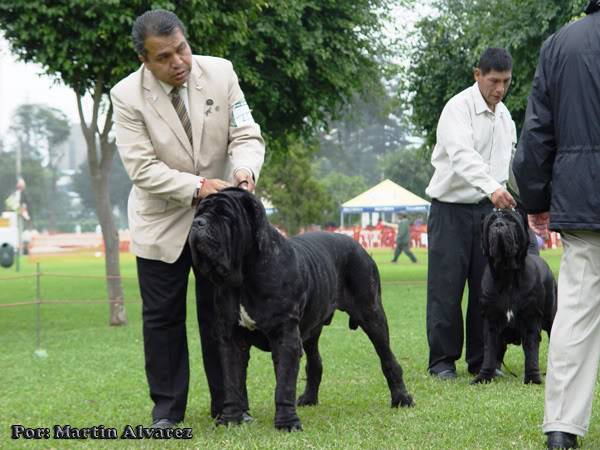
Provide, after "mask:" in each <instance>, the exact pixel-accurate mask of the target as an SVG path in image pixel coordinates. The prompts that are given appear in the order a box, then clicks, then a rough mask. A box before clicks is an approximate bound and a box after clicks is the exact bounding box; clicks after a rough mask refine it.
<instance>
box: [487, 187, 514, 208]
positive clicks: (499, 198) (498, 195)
mask: <svg viewBox="0 0 600 450" xmlns="http://www.w3.org/2000/svg"><path fill="white" fill-rule="evenodd" d="M491 200H492V203H493V204H494V206H495V207H496V208H499V209H508V208H514V207H515V206H517V202H515V199H514V198H513V196H512V195H510V192H508V191H507V190H506V189H504V188H502V187H500V188H498V189H496V190H495V191H494V192H493V193H492V199H491Z"/></svg>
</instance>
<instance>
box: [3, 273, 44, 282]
mask: <svg viewBox="0 0 600 450" xmlns="http://www.w3.org/2000/svg"><path fill="white" fill-rule="evenodd" d="M36 276H37V275H36V274H35V273H34V274H33V275H15V276H12V277H0V281H5V280H23V279H26V278H35V277H36Z"/></svg>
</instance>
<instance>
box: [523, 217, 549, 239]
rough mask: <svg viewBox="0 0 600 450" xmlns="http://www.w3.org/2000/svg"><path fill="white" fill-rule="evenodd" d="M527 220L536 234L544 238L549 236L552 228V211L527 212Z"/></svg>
mask: <svg viewBox="0 0 600 450" xmlns="http://www.w3.org/2000/svg"><path fill="white" fill-rule="evenodd" d="M527 220H528V222H529V227H530V228H531V229H532V230H533V231H534V232H535V234H537V235H539V236H541V237H543V238H544V239H547V238H548V234H549V233H550V230H549V229H548V227H549V225H550V212H548V211H547V212H543V213H539V214H527Z"/></svg>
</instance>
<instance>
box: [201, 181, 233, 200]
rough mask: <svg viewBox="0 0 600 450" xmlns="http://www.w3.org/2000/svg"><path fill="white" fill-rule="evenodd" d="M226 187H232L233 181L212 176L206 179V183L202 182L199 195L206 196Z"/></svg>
mask: <svg viewBox="0 0 600 450" xmlns="http://www.w3.org/2000/svg"><path fill="white" fill-rule="evenodd" d="M226 187H231V183H228V182H227V181H223V180H220V179H218V178H211V179H208V178H207V179H206V180H204V183H202V188H201V189H200V192H199V193H198V197H199V198H204V197H206V196H207V195H210V194H214V193H215V192H219V191H220V190H222V189H225V188H226Z"/></svg>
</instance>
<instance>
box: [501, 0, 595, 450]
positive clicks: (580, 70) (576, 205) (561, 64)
mask: <svg viewBox="0 0 600 450" xmlns="http://www.w3.org/2000/svg"><path fill="white" fill-rule="evenodd" d="M598 11H600V0H595V1H592V2H590V3H589V5H588V7H587V9H586V12H587V13H588V15H587V16H586V17H583V18H582V19H579V20H577V21H575V22H573V23H570V24H568V25H566V26H564V27H563V28H561V29H560V30H559V31H557V32H556V33H555V34H554V35H552V36H550V37H549V38H548V39H547V40H546V42H544V44H543V45H542V49H541V52H540V58H539V63H538V66H537V70H536V73H535V77H534V80H533V84H532V89H531V95H530V97H529V102H528V105H527V112H526V116H525V123H524V125H523V132H522V134H521V140H520V143H519V146H518V149H517V152H516V155H515V159H514V164H513V171H514V174H515V177H516V180H517V184H518V187H519V192H520V196H521V201H522V203H523V205H524V207H525V210H526V211H527V212H528V214H529V223H530V225H531V226H532V228H533V229H534V231H536V233H538V234H540V235H546V234H547V233H548V230H549V229H550V230H558V231H560V232H561V235H562V242H563V246H564V253H563V257H562V261H561V265H560V277H559V281H558V311H557V314H556V318H555V320H554V325H553V327H552V335H551V338H550V346H549V350H548V368H547V376H546V393H545V405H544V424H543V430H544V432H545V433H546V434H547V436H548V438H547V439H548V441H547V443H548V448H578V444H577V436H583V435H584V434H585V433H586V431H587V429H588V425H589V420H590V415H591V407H592V398H593V392H594V387H595V385H596V380H597V372H598V361H599V356H600V287H599V286H600V233H599V231H600V187H599V184H598V175H599V171H600V126H599V125H598V120H599V119H600V12H598Z"/></svg>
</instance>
